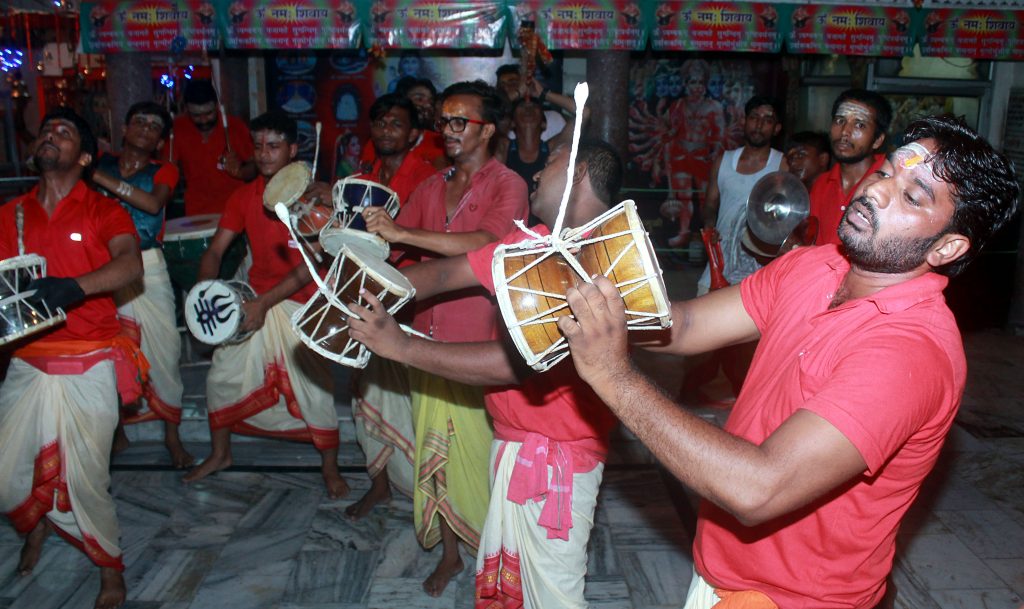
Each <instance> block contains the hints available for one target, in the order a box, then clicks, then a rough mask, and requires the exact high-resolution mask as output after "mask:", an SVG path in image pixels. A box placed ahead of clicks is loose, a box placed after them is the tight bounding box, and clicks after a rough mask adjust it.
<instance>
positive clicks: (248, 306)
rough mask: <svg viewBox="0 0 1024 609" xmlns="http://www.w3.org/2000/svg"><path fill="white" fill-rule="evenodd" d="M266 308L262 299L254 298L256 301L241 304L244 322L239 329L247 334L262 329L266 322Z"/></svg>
mask: <svg viewBox="0 0 1024 609" xmlns="http://www.w3.org/2000/svg"><path fill="white" fill-rule="evenodd" d="M268 308H269V307H267V305H266V303H265V302H264V301H263V299H262V298H260V297H256V300H247V301H245V302H243V303H242V312H243V313H245V321H243V322H242V325H241V326H240V328H239V329H241V330H243V331H245V332H249V331H253V332H255V331H256V330H259V329H260V328H262V327H263V324H264V323H265V322H266V321H267V309H268Z"/></svg>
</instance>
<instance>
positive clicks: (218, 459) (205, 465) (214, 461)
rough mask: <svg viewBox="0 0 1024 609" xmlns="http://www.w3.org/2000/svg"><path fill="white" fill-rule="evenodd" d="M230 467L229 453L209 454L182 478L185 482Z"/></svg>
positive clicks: (193, 480) (199, 478)
mask: <svg viewBox="0 0 1024 609" xmlns="http://www.w3.org/2000/svg"><path fill="white" fill-rule="evenodd" d="M229 467H231V453H227V454H225V455H218V454H216V453H214V454H211V455H210V456H209V457H207V458H206V460H205V461H203V462H202V463H200V464H199V466H198V467H195V468H193V469H192V471H190V472H189V473H187V474H185V476H184V477H183V478H182V480H184V481H185V482H195V481H196V480H202V479H203V478H205V477H207V476H209V475H210V474H216V473H217V472H219V471H220V470H222V469H227V468H229Z"/></svg>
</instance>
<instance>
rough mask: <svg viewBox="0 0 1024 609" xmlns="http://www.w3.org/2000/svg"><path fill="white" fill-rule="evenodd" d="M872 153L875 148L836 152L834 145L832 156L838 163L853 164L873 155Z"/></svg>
mask: <svg viewBox="0 0 1024 609" xmlns="http://www.w3.org/2000/svg"><path fill="white" fill-rule="evenodd" d="M872 154H874V150H865V151H863V152H850V153H846V154H842V153H839V152H836V150H835V147H834V146H833V148H832V158H833V159H835V161H836V162H837V163H843V164H846V165H853V164H855V163H859V162H861V161H863V160H864V159H866V158H868V157H869V156H871V155H872Z"/></svg>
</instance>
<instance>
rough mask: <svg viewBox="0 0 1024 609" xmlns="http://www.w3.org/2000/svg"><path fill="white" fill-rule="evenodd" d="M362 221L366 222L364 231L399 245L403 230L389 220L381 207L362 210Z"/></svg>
mask: <svg viewBox="0 0 1024 609" xmlns="http://www.w3.org/2000/svg"><path fill="white" fill-rule="evenodd" d="M363 219H365V220H366V231H367V232H370V233H376V234H378V235H380V237H381V238H382V239H384V240H385V241H389V242H391V243H401V242H402V233H403V231H404V230H405V229H404V228H402V227H401V226H399V225H398V224H395V221H394V220H392V219H391V216H390V215H388V212H386V211H384V208H383V207H368V208H366V209H364V210H363Z"/></svg>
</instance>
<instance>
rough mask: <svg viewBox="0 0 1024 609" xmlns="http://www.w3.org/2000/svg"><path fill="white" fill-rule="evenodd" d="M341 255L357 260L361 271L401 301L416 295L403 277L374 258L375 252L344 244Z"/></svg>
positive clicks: (356, 245) (385, 263)
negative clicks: (360, 265) (361, 268)
mask: <svg viewBox="0 0 1024 609" xmlns="http://www.w3.org/2000/svg"><path fill="white" fill-rule="evenodd" d="M341 253H342V254H344V255H346V256H348V257H349V258H353V259H355V260H358V261H359V262H360V263H361V264H362V267H363V271H364V272H365V273H366V274H367V275H368V276H370V277H372V278H373V279H375V280H376V281H377V282H378V283H380V284H381V285H382V286H384V287H385V288H387V290H388V291H389V292H391V293H392V294H394V295H396V296H398V297H400V298H402V299H408V298H411V297H412V295H413V294H415V293H416V291H415V290H414V289H413V287H412V284H411V283H409V280H408V279H406V277H405V275H403V274H402V273H400V272H399V271H398V269H396V268H395V267H393V266H391V265H390V264H388V263H387V261H386V260H384V259H381V258H378V257H376V254H377V253H376V252H374V251H372V250H367V249H366V248H364V247H362V246H361V245H359V244H346V245H344V246H343V249H342V251H341ZM403 304H404V302H403ZM396 310H397V309H396Z"/></svg>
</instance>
